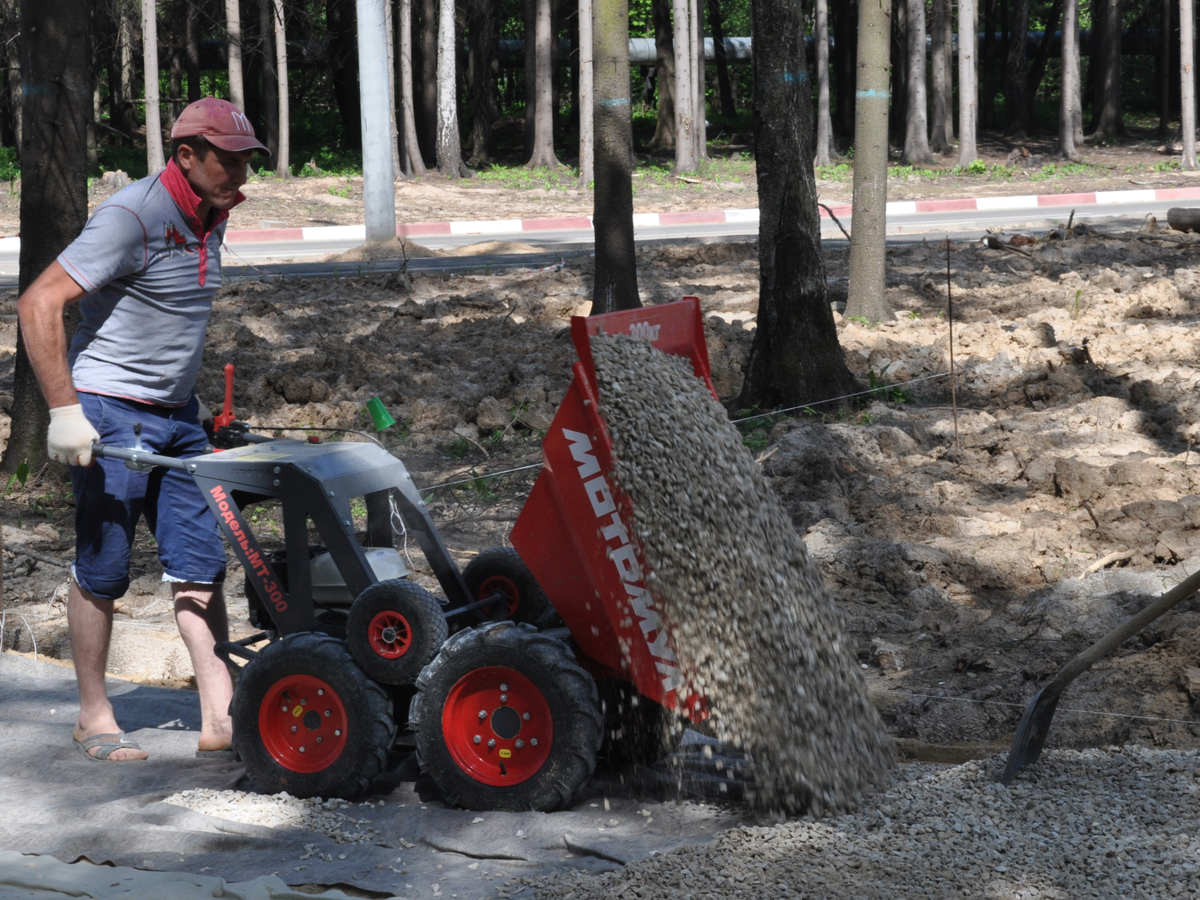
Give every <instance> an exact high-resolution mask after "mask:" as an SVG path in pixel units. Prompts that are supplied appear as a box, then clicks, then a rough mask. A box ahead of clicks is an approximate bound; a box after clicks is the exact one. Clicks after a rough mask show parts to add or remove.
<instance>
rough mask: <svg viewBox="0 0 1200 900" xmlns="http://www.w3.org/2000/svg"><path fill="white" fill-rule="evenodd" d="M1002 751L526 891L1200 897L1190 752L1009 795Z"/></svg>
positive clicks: (1065, 774)
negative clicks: (832, 810)
mask: <svg viewBox="0 0 1200 900" xmlns="http://www.w3.org/2000/svg"><path fill="white" fill-rule="evenodd" d="M1004 759H1005V758H1004V756H1003V755H1001V756H997V757H992V758H991V759H988V760H984V761H981V762H971V763H966V764H964V765H960V766H955V767H952V768H938V767H931V766H928V765H913V764H909V765H904V766H902V767H901V768H900V772H899V778H898V779H897V782H896V783H895V784H894V785H893V786H892V787H891V788H890V789H889V790H888V791H887V792H886V793H884V794H880V795H877V797H876V798H875V802H874V803H873V805H872V806H871V808H869V809H865V810H863V811H862V812H860V813H857V814H855V815H844V816H839V817H836V818H831V819H826V820H823V821H820V822H814V821H811V820H800V821H793V822H786V823H783V824H779V825H774V826H771V827H745V828H737V829H733V830H731V831H729V832H726V833H725V834H724V835H723V836H722V837H720V838H719V839H718V840H717V841H716V843H715V844H713V845H710V846H704V847H687V848H683V849H680V850H678V851H675V852H673V853H667V854H662V855H660V856H651V857H648V858H646V859H643V860H641V861H640V862H638V863H636V864H634V865H632V866H628V867H626V868H625V869H622V870H620V871H617V872H610V873H606V874H604V875H601V876H599V877H588V876H587V875H583V874H578V873H572V874H571V875H568V876H563V877H555V878H549V879H540V880H537V881H536V882H532V881H531V882H530V884H531V886H532V887H534V888H535V891H534V894H535V897H536V898H537V900H550V898H558V897H571V898H573V900H593V898H595V900H600V898H610V897H654V898H656V900H672V898H684V897H690V898H692V900H703V898H729V897H735V896H760V897H772V898H779V900H785V898H825V897H855V898H858V900H875V898H884V897H886V898H889V900H890V898H897V897H900V898H903V897H923V898H934V900H939V898H950V897H988V898H994V900H1017V898H1038V900H1047V898H1049V900H1088V898H1102V897H1103V898H1109V897H1160V898H1165V897H1195V896H1197V894H1198V893H1200V837H1198V836H1197V835H1198V834H1200V804H1197V795H1198V794H1200V754H1198V753H1197V751H1195V750H1185V751H1179V750H1153V749H1149V748H1145V747H1125V748H1122V749H1118V748H1115V747H1110V748H1107V749H1094V750H1083V751H1075V750H1055V751H1051V752H1048V753H1046V754H1044V755H1043V756H1042V758H1041V760H1040V761H1039V762H1038V764H1037V765H1036V766H1034V767H1032V768H1029V769H1025V770H1023V772H1022V774H1021V777H1020V778H1019V779H1018V780H1017V781H1015V782H1014V783H1013V784H1011V785H1009V786H1007V787H1005V786H1004V785H1001V784H999V783H998V782H997V781H996V777H997V775H998V774H999V772H1000V770H1001V768H1002V767H1003V765H1004Z"/></svg>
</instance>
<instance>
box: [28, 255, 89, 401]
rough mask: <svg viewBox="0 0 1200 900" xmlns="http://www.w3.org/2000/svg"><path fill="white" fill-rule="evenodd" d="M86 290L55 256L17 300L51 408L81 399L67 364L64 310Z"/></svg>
mask: <svg viewBox="0 0 1200 900" xmlns="http://www.w3.org/2000/svg"><path fill="white" fill-rule="evenodd" d="M85 293H86V291H84V289H83V288H81V287H80V286H79V285H78V284H76V283H75V279H73V278H72V277H71V276H70V275H68V274H67V270H66V269H64V268H63V267H62V264H61V263H59V262H58V260H55V261H54V262H52V263H50V265H49V266H48V267H47V268H46V270H45V271H44V272H42V274H41V275H39V276H38V277H37V279H36V280H35V281H34V282H33V284H31V285H30V286H29V288H28V289H27V290H26V291H25V293H24V294H22V295H21V297H20V299H19V300H17V315H18V317H19V318H20V322H21V337H22V339H23V340H24V342H25V352H26V353H28V354H29V362H30V364H31V365H32V366H33V372H34V374H35V375H36V376H37V380H38V384H39V385H40V386H41V388H42V396H43V397H45V398H46V403H47V404H48V405H49V406H50V408H51V409H54V408H55V407H58V406H73V405H74V404H76V403H78V402H79V397H78V396H77V395H76V394H75V385H74V383H73V382H72V381H71V370H70V369H69V368H68V367H67V333H66V329H65V328H64V327H63V312H64V311H65V310H66V308H67V307H68V306H70V305H71V304H72V303H75V302H76V301H78V300H79V298H80V297H82V296H83V295H84V294H85Z"/></svg>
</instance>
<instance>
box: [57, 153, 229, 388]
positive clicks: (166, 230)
mask: <svg viewBox="0 0 1200 900" xmlns="http://www.w3.org/2000/svg"><path fill="white" fill-rule="evenodd" d="M198 202H199V200H198V198H197V197H196V195H195V194H194V193H192V191H191V189H190V187H188V185H187V182H186V180H184V178H183V175H182V174H181V173H180V172H179V170H178V169H176V168H175V164H174V161H172V162H171V163H170V164H169V166H168V170H165V171H164V172H162V173H159V174H158V175H154V176H151V177H149V178H143V179H142V180H140V181H137V182H135V183H134V184H131V185H130V186H129V187H127V188H125V189H124V190H122V191H120V192H119V193H117V194H115V195H113V196H112V197H110V198H109V199H108V200H106V201H105V202H104V203H103V204H102V205H101V206H100V208H99V209H97V210H96V212H95V213H94V214H93V215H92V217H91V219H90V220H89V221H88V223H87V225H86V226H85V227H84V229H83V232H82V233H81V234H80V235H79V237H78V238H76V239H75V240H74V241H73V242H72V243H71V245H70V246H69V247H67V249H66V250H64V251H63V252H62V254H61V255H60V256H59V257H58V261H59V263H60V264H61V265H62V267H63V268H64V269H65V270H66V271H67V274H68V275H70V276H71V278H73V279H74V280H75V281H76V283H78V284H79V286H80V287H81V288H83V289H84V290H86V291H88V292H89V293H88V294H87V295H86V296H85V297H83V299H82V300H80V303H79V306H80V310H81V312H82V314H83V321H82V322H81V323H80V325H79V327H78V328H77V329H76V330H75V337H74V339H73V340H72V342H71V349H70V352H69V353H68V362H69V364H70V367H71V377H72V379H73V380H74V382H75V387H76V389H77V390H80V391H86V392H89V393H95V394H107V395H110V396H116V397H124V398H127V399H131V400H138V401H141V402H143V403H154V404H157V405H161V406H183V405H184V404H186V403H187V402H188V400H189V399H190V398H191V393H192V388H193V387H194V385H195V383H196V374H197V372H198V371H199V370H200V359H201V356H202V355H203V353H204V334H205V331H206V330H207V328H208V316H209V313H210V311H211V310H212V303H213V297H214V296H215V295H216V292H217V289H218V288H220V286H221V240H222V238H223V236H224V234H225V219H226V218H228V213H218V214H217V215H215V216H214V217H213V223H212V224H210V225H209V227H208V230H207V232H203V233H201V232H202V226H201V225H200V222H199V219H197V218H196V204H197V203H198Z"/></svg>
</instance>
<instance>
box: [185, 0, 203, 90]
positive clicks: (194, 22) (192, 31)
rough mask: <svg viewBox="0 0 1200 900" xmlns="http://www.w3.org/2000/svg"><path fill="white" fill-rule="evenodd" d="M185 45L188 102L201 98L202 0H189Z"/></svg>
mask: <svg viewBox="0 0 1200 900" xmlns="http://www.w3.org/2000/svg"><path fill="white" fill-rule="evenodd" d="M185 35H186V36H185V37H184V46H185V48H186V49H185V51H184V53H185V56H186V57H187V81H188V96H187V99H188V103H195V102H196V101H197V100H199V99H200V97H201V94H200V0H187V26H186V28H185Z"/></svg>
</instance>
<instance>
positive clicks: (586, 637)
mask: <svg viewBox="0 0 1200 900" xmlns="http://www.w3.org/2000/svg"><path fill="white" fill-rule="evenodd" d="M598 332H603V333H606V334H628V335H633V336H635V337H639V338H643V339H645V340H648V341H650V343H652V344H653V345H654V346H655V347H658V348H659V349H660V350H663V351H665V352H667V353H673V354H676V355H678V356H685V357H687V358H689V359H690V360H691V362H692V368H693V370H694V371H695V373H696V375H697V376H698V377H701V378H703V379H704V380H705V381H706V382H707V383H708V387H709V390H712V381H711V379H710V378H709V367H708V348H707V346H706V344H705V342H704V325H703V321H702V320H701V318H700V301H699V300H698V299H697V298H695V297H685V298H684V299H683V300H681V301H679V302H678V303H667V304H663V305H661V306H652V307H647V308H643V309H634V310H627V311H622V312H615V313H608V314H607V315H600V316H590V317H584V316H575V317H574V318H572V320H571V337H572V339H573V340H574V342H575V348H576V350H577V351H578V353H579V359H580V361H579V362H577V363H576V364H575V368H574V378H573V379H572V381H571V386H570V388H569V389H568V390H567V394H566V397H564V398H563V402H562V406H561V407H560V408H559V410H558V413H557V415H555V417H554V422H553V424H552V425H551V426H550V430H549V431H548V432H547V433H546V439H545V440H544V441H543V442H542V452H543V455H544V457H545V468H544V469H543V470H542V472H541V474H540V475H539V476H538V479H537V483H536V484H535V485H534V487H533V491H532V493H531V494H530V495H529V500H528V501H527V502H526V504H525V507H524V508H523V509H522V510H521V515H520V516H519V517H518V519H517V522H516V526H515V527H514V528H513V532H512V543H513V546H514V547H515V548H516V549H517V552H518V553H519V554H520V555H521V558H522V559H523V560H524V561H525V563H526V565H528V566H529V568H530V570H531V571H532V572H533V574H534V576H535V577H536V578H537V580H538V583H539V584H540V585H541V586H542V588H543V589H544V590H545V592H546V594H547V596H548V597H549V598H550V601H551V603H553V604H554V607H555V609H557V610H558V612H559V614H560V615H561V616H562V617H563V621H564V622H566V624H567V627H569V628H570V630H571V635H572V637H573V638H574V640H575V642H576V644H577V645H578V647H579V649H580V650H581V651H582V656H583V658H581V659H580V662H581V663H582V664H584V665H585V666H587V667H589V668H590V669H591V670H592V672H593V674H594V675H597V676H600V677H603V676H612V677H619V678H622V679H624V680H626V681H629V682H632V684H633V685H634V687H635V688H636V689H637V690H638V692H639V693H641V694H643V695H644V696H646V697H649V698H650V699H651V700H655V701H657V702H658V703H661V704H663V705H664V706H667V707H669V708H671V709H677V710H679V711H680V712H682V713H684V714H686V715H688V716H689V717H690V718H692V719H700V718H703V717H704V716H705V707H704V701H703V698H702V697H701V696H700V695H699V694H698V693H696V692H695V691H694V690H692V689H691V688H690V687H687V686H686V685H687V679H686V673H683V672H681V671H680V669H679V665H678V663H677V661H676V659H675V652H674V649H673V648H672V646H671V638H670V633H669V630H668V628H667V625H666V624H665V623H664V622H663V620H662V619H661V618H660V615H659V604H658V603H657V601H656V600H655V598H654V597H653V596H652V595H651V594H650V593H649V592H648V591H647V590H646V582H645V573H646V566H645V564H644V561H643V559H642V550H641V548H640V546H638V543H637V541H636V539H635V537H634V535H633V534H632V533H631V531H630V529H631V523H632V521H633V519H632V515H631V513H632V506H631V504H630V501H629V498H628V497H627V496H626V495H625V493H624V491H622V490H621V488H620V486H619V485H618V484H617V481H616V478H615V476H614V474H613V448H612V441H611V440H610V439H609V436H608V429H607V427H606V426H605V424H604V418H603V411H602V410H601V408H600V404H599V394H598V391H597V388H596V371H595V367H594V363H593V360H592V348H591V343H590V338H591V335H593V334H596V333H598ZM713 396H714V399H715V397H716V394H715V392H714V395H713Z"/></svg>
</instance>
